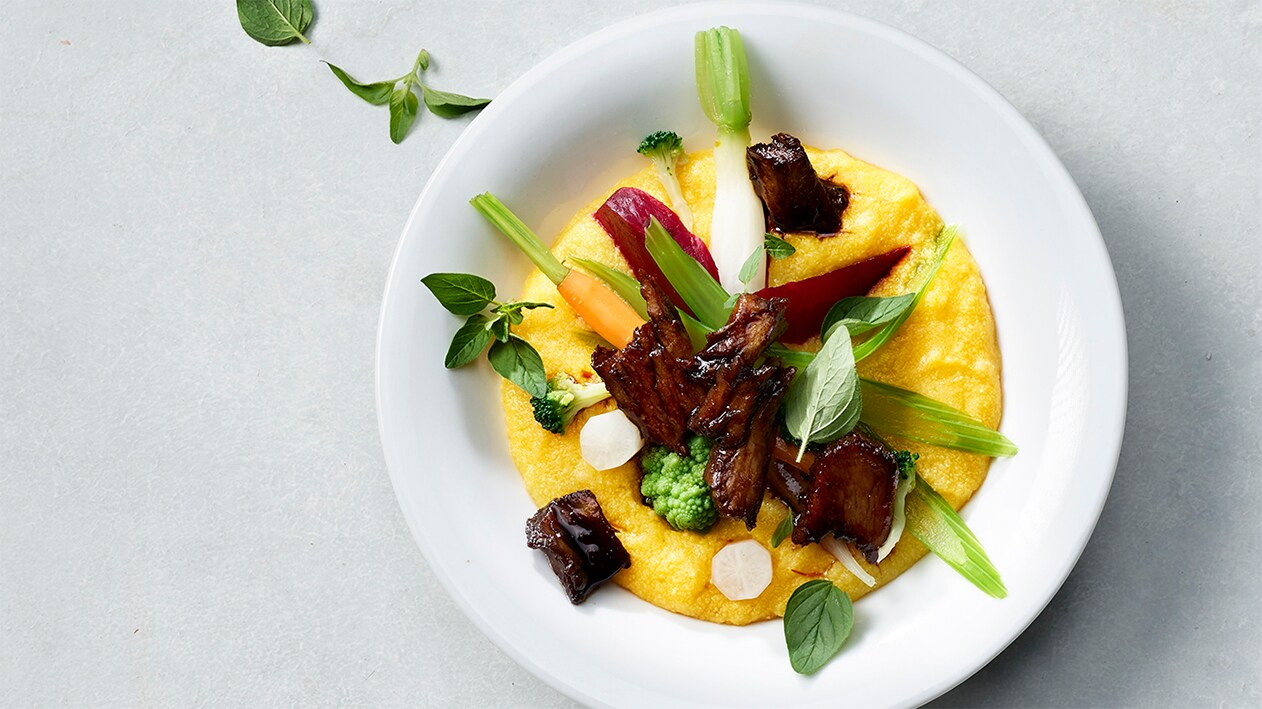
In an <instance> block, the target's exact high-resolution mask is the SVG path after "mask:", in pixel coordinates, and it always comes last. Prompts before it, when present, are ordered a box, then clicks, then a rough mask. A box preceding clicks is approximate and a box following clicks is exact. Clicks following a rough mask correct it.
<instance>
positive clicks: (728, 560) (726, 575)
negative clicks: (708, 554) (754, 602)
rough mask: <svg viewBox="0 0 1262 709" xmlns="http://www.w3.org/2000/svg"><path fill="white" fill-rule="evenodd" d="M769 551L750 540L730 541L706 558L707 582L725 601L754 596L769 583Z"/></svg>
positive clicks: (746, 598) (741, 599)
mask: <svg viewBox="0 0 1262 709" xmlns="http://www.w3.org/2000/svg"><path fill="white" fill-rule="evenodd" d="M771 572H772V569H771V553H770V552H768V551H767V549H766V547H764V546H763V545H761V544H759V543H758V542H756V541H754V540H753V539H746V540H744V541H739V542H732V543H731V544H728V545H727V546H725V547H723V548H722V549H720V550H719V551H718V553H717V554H715V555H714V558H713V559H711V560H710V583H712V584H714V587H715V588H717V589H719V593H722V594H723V595H724V596H726V597H727V599H728V600H729V601H747V600H749V599H751V598H757V597H759V596H761V595H762V592H763V591H765V590H767V586H769V585H770V584H771Z"/></svg>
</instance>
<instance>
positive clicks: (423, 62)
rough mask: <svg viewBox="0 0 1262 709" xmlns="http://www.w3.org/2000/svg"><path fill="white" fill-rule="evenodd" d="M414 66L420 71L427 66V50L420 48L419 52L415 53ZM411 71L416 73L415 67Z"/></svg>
mask: <svg viewBox="0 0 1262 709" xmlns="http://www.w3.org/2000/svg"><path fill="white" fill-rule="evenodd" d="M416 66H417V68H419V69H420V70H421V71H425V70H426V69H428V68H429V52H427V51H425V50H424V49H422V50H421V53H420V54H417V55H416ZM412 73H416V69H413V70H412Z"/></svg>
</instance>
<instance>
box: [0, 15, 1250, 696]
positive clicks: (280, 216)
mask: <svg viewBox="0 0 1262 709" xmlns="http://www.w3.org/2000/svg"><path fill="white" fill-rule="evenodd" d="M317 2H318V17H317V20H316V22H315V24H314V26H313V28H312V30H311V32H310V36H311V39H312V40H313V44H312V45H311V46H301V45H300V46H290V47H282V48H267V47H263V46H261V45H259V44H256V43H254V42H253V41H251V40H250V39H248V38H247V37H246V36H245V35H244V34H243V33H242V32H241V29H240V27H239V26H238V24H237V19H236V16H235V12H234V11H233V9H232V3H231V2H229V1H228V0H222V1H221V2H192V3H146V4H144V5H143V6H142V5H141V4H140V3H136V4H134V5H131V4H127V3H102V2H90V1H87V0H84V1H81V2H52V1H49V2H25V3H18V4H14V3H5V4H4V5H3V6H2V7H0V66H3V67H4V71H3V73H2V74H0V237H2V238H0V247H2V251H0V254H2V257H0V363H2V365H3V370H2V371H3V380H2V381H0V628H2V629H3V638H2V639H0V704H4V705H14V706H21V705H35V706H50V705H82V704H96V705H157V706H161V705H172V704H174V705H187V704H207V705H215V706H258V705H277V704H281V705H294V704H320V705H352V704H353V705H382V706H399V705H423V706H482V705H500V706H509V705H512V706H523V705H525V706H550V707H551V706H570V705H572V702H570V701H569V700H567V699H566V698H565V697H564V696H562V695H561V694H559V693H557V692H556V691H554V690H552V689H551V688H549V687H548V686H546V685H544V684H543V683H542V682H540V681H538V680H536V679H534V678H533V677H532V676H531V675H530V674H528V673H527V672H526V671H525V670H523V669H521V668H520V667H518V666H517V665H516V664H515V663H514V662H513V661H511V660H510V659H509V658H508V657H507V656H506V655H504V654H503V653H502V652H501V651H499V650H498V649H497V648H496V647H495V646H494V645H492V644H491V643H490V642H489V641H488V640H487V639H486V638H485V637H483V636H482V634H481V633H480V632H478V631H477V629H475V628H474V626H473V625H472V624H471V623H470V622H469V621H468V620H467V619H466V618H465V617H464V616H463V615H462V614H461V613H460V611H459V610H458V609H457V608H456V606H455V605H454V604H453V602H452V601H451V600H450V599H449V598H448V597H447V595H446V593H444V591H443V590H442V588H441V587H440V585H439V583H438V581H437V579H436V578H435V577H434V575H433V573H431V571H430V570H429V568H428V567H427V565H426V563H425V560H424V559H423V558H422V556H421V554H420V553H419V551H418V550H417V548H416V545H415V544H414V543H413V541H412V539H411V537H410V536H409V534H408V531H407V529H406V527H405V525H404V522H403V518H402V516H401V514H400V512H399V509H398V506H397V505H396V503H395V500H394V496H393V494H392V492H391V489H390V483H389V479H388V477H387V473H386V470H385V467H384V465H383V462H382V455H381V450H380V445H379V441H378V438H377V426H376V418H375V413H374V401H373V347H374V336H375V333H376V325H377V314H378V305H379V299H380V296H381V291H382V286H383V283H384V279H385V275H386V269H387V267H388V265H389V262H390V257H391V254H392V251H393V248H394V245H395V241H396V239H397V238H398V236H399V233H400V230H401V228H402V226H403V222H404V220H405V218H406V217H407V215H408V212H409V210H410V209H411V207H412V204H413V201H414V200H415V198H416V195H417V193H418V191H419V190H420V188H421V186H422V185H423V184H424V182H425V180H426V178H427V177H428V176H429V174H430V172H431V170H433V168H434V166H435V165H436V164H437V162H438V160H439V159H440V158H441V157H442V155H443V154H444V153H445V152H446V150H447V149H448V147H449V146H450V145H451V144H452V142H453V141H454V140H455V138H456V137H457V135H459V133H460V132H461V130H463V129H464V127H465V126H466V125H467V123H468V119H467V118H466V119H461V120H452V121H443V120H438V119H434V118H432V117H430V116H422V117H421V119H420V121H419V124H418V125H417V126H416V127H415V129H414V131H413V134H412V135H411V137H409V138H408V139H407V141H406V142H404V143H403V144H402V145H399V146H395V145H392V144H391V143H390V141H389V140H388V138H387V130H386V123H387V115H386V111H385V110H384V109H382V108H379V107H372V106H368V105H367V104H364V103H362V102H360V101H359V100H358V99H355V98H354V97H352V96H351V95H350V94H349V93H347V92H346V90H345V89H343V88H342V87H341V86H340V85H339V84H338V83H337V82H336V81H334V80H333V78H332V77H331V76H330V75H329V72H328V71H327V70H326V69H325V68H324V67H323V66H322V65H320V64H319V63H318V61H317V60H318V59H321V58H323V59H328V60H330V61H334V62H336V63H340V64H342V65H343V66H345V67H346V68H348V69H349V70H352V71H353V72H355V73H357V74H359V75H361V76H362V77H367V78H373V77H385V76H391V75H397V74H399V73H402V72H403V71H404V70H405V69H406V67H407V66H408V65H409V64H410V62H411V60H412V57H413V56H414V55H415V53H416V52H417V51H418V50H419V49H420V48H421V47H427V48H428V49H429V50H430V51H431V52H432V53H433V55H434V57H435V59H436V64H435V67H434V69H433V70H432V78H433V81H434V83H436V84H437V85H438V86H439V87H440V88H442V87H447V88H451V89H453V90H460V91H465V92H468V93H473V94H484V95H494V94H495V93H496V92H498V91H500V90H501V89H503V88H504V87H505V86H507V85H508V83H509V82H511V81H512V80H513V79H514V78H516V77H517V76H519V75H520V74H521V73H522V72H523V71H525V70H526V69H527V68H528V67H530V66H532V65H534V64H535V63H537V62H538V61H539V60H541V59H542V58H544V57H546V56H547V55H549V54H551V53H552V52H554V51H556V50H557V49H559V48H561V47H562V46H564V45H566V44H567V43H569V42H571V41H573V40H576V39H578V38H580V37H582V36H584V35H586V34H588V33H589V32H592V31H594V30H596V29H599V28H601V27H603V26H605V25H607V24H609V23H611V22H614V21H616V20H619V19H622V18H625V17H629V16H632V15H635V14H638V13H641V12H644V11H648V10H651V9H655V8H658V7H662V6H665V5H666V3H664V2H660V1H654V0H650V1H642V0H624V1H623V2H619V3H594V2H593V3H585V4H578V3H565V2H557V1H555V0H538V1H536V2H530V3H518V2H496V3H486V4H476V3H472V2H468V3H449V4H439V3H421V2H350V1H349V0H317ZM841 5H842V6H843V7H844V8H845V9H850V10H852V11H854V12H857V13H859V14H863V15H867V16H870V17H874V18H877V19H880V20H883V21H886V22H888V23H890V24H893V25H894V26H897V27H899V28H902V29H904V30H906V31H907V32H910V33H911V34H913V35H916V36H918V37H921V38H923V39H924V40H926V41H928V42H929V43H931V44H933V45H935V46H937V47H939V48H941V49H943V50H944V51H946V52H947V53H948V54H950V55H952V56H954V57H956V58H958V59H959V60H960V61H962V62H963V63H964V64H965V65H966V66H968V67H969V68H971V69H972V70H973V71H975V72H977V73H978V74H979V75H981V76H982V78H984V79H985V80H987V81H989V82H990V83H991V84H993V85H994V86H995V87H996V88H997V89H998V90H999V91H1000V92H1001V93H1002V94H1004V95H1005V96H1006V97H1008V99H1009V100H1011V101H1012V102H1013V103H1014V104H1015V105H1016V107H1017V108H1018V109H1019V110H1020V111H1021V112H1022V113H1023V114H1025V116H1027V117H1028V118H1029V119H1030V120H1031V121H1032V122H1033V123H1034V125H1035V126H1036V127H1037V128H1038V129H1039V130H1040V131H1041V132H1042V133H1043V135H1045V136H1046V137H1047V140H1048V141H1049V142H1050V143H1051V146H1052V148H1053V149H1054V150H1055V151H1056V152H1057V154H1058V155H1059V156H1060V157H1061V159H1062V160H1063V161H1064V162H1065V164H1066V165H1067V167H1068V168H1069V171H1070V173H1072V175H1073V176H1074V178H1075V179H1076V180H1077V182H1078V184H1079V185H1080V186H1081V188H1082V191H1083V192H1084V193H1085V195H1086V198H1087V201H1088V202H1089V203H1090V205H1091V208H1092V209H1093V210H1094V212H1095V215H1096V217H1097V219H1098V220H1099V222H1100V227H1101V229H1102V231H1103V233H1104V238H1105V241H1106V242H1107V244H1108V249H1109V252H1110V254H1111V255H1112V258H1113V263H1114V266H1115V268H1116V270H1117V275H1118V279H1119V281H1120V284H1121V291H1122V299H1123V301H1124V303H1125V308H1126V317H1127V337H1128V341H1129V344H1130V363H1131V371H1130V391H1131V394H1130V407H1129V417H1128V421H1127V426H1126V438H1125V442H1124V445H1123V449H1122V455H1121V463H1120V467H1119V469H1118V473H1117V479H1116V482H1115V483H1114V486H1113V491H1112V495H1111V496H1110V498H1109V502H1108V505H1107V506H1106V507H1105V509H1104V513H1103V517H1102V518H1101V520H1100V524H1099V527H1098V528H1097V530H1096V533H1095V536H1094V538H1093V539H1092V541H1091V544H1090V546H1088V547H1087V550H1086V552H1085V554H1084V556H1083V557H1082V561H1081V562H1080V563H1079V564H1078V566H1077V568H1076V569H1075V571H1074V572H1073V574H1072V575H1071V576H1070V578H1069V580H1068V582H1067V583H1066V584H1065V586H1064V588H1063V589H1062V590H1061V592H1060V594H1059V595H1058V596H1057V597H1056V598H1055V600H1053V601H1052V603H1051V605H1050V606H1049V607H1048V609H1047V610H1046V611H1045V612H1044V613H1043V615H1042V616H1041V617H1040V618H1039V619H1038V620H1037V621H1036V622H1035V623H1034V624H1033V626H1032V627H1031V628H1030V629H1029V630H1028V631H1027V632H1026V633H1025V634H1024V635H1022V636H1021V637H1020V638H1019V639H1018V640H1017V641H1016V642H1015V643H1013V645H1012V646H1011V647H1010V648H1009V649H1008V650H1007V651H1005V652H1004V653H1003V654H1002V655H1001V656H999V658H997V659H996V660H995V661H994V662H992V663H991V664H990V665H989V666H988V667H986V668H985V669H983V670H982V671H981V672H980V673H978V674H977V675H976V676H975V677H973V678H972V679H970V680H968V681H966V682H965V683H964V684H962V685H961V686H960V687H959V688H957V689H955V690H954V691H952V692H950V693H948V694H947V695H945V696H944V697H943V698H942V699H941V700H939V703H940V704H942V705H947V706H957V705H977V706H983V705H985V706H1013V705H1030V706H1045V705H1107V706H1115V705H1148V706H1186V705H1207V706H1209V705H1228V706H1258V705H1259V703H1260V702H1262V696H1260V694H1259V693H1260V691H1262V679H1260V678H1262V627H1259V625H1260V624H1259V621H1260V618H1262V613H1260V611H1259V602H1260V601H1262V582H1260V581H1262V578H1260V574H1262V571H1260V570H1262V553H1260V552H1262V512H1260V509H1262V483H1260V482H1259V478H1260V477H1262V472H1260V471H1259V468H1262V450H1260V447H1259V434H1260V433H1262V416H1260V415H1259V398H1260V397H1259V389H1260V384H1259V382H1262V353H1260V349H1262V347H1260V345H1262V341H1260V339H1259V337H1258V330H1259V326H1260V325H1262V323H1260V320H1262V299H1260V298H1259V289H1258V287H1257V282H1258V277H1259V275H1260V273H1262V207H1260V206H1259V205H1260V204H1262V136H1260V135H1259V125H1260V119H1259V117H1260V116H1262V96H1260V94H1262V91H1260V90H1259V87H1260V86H1262V3H1260V2H1258V0H1249V1H1248V2H1246V1H1244V0H1240V1H1234V2H1209V1H1205V2H1178V1H1171V0H1167V1H1164V2H1157V1H1155V0H1153V1H1150V2H1135V3H1095V2H1078V1H1070V2H1059V3H1044V2H1035V3H1022V4H1016V3H1008V2H1000V1H998V0H993V1H990V2H979V3H972V2H970V3H935V2H920V1H917V0H908V1H901V2H887V1H885V0H879V1H878V0H862V1H855V2H849V3H844V4H841ZM879 681H896V678H884V679H880V680H879Z"/></svg>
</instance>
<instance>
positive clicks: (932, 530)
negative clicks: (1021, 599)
mask: <svg viewBox="0 0 1262 709" xmlns="http://www.w3.org/2000/svg"><path fill="white" fill-rule="evenodd" d="M906 504H907V531H908V532H911V534H912V536H914V537H916V539H919V540H920V543H922V544H924V545H925V546H926V547H928V548H929V551H931V552H933V553H934V554H936V555H937V556H938V558H940V559H942V560H943V561H945V562H946V563H947V565H948V566H950V567H951V568H953V569H955V570H956V571H958V572H959V574H960V575H961V576H963V577H964V578H966V579H968V580H969V582H971V583H972V584H973V585H974V586H976V587H978V588H980V589H981V590H982V591H983V592H985V593H986V594H987V595H989V596H991V597H993V598H1006V597H1007V595H1008V589H1007V588H1006V587H1004V585H1003V579H1001V578H1000V577H999V570H998V569H996V568H995V565H994V564H992V563H991V561H990V557H989V556H987V555H986V550H985V549H983V548H982V544H981V542H980V541H978V540H977V535H975V534H973V530H971V529H969V528H968V525H967V524H965V523H964V520H963V519H961V518H960V515H959V513H957V512H956V511H955V508H953V507H951V505H950V504H949V503H947V501H946V500H944V499H942V496H941V495H939V494H938V492H937V491H936V490H934V489H933V488H932V487H931V486H930V485H929V483H928V482H926V481H925V479H924V478H923V477H921V476H920V475H919V474H917V475H916V486H915V487H914V488H912V490H911V492H910V493H908V495H907V503H906Z"/></svg>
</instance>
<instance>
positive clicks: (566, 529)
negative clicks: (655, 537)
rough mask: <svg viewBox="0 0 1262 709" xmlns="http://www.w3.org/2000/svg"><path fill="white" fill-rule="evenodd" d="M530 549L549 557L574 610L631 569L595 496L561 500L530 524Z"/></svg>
mask: <svg viewBox="0 0 1262 709" xmlns="http://www.w3.org/2000/svg"><path fill="white" fill-rule="evenodd" d="M526 546H528V547H530V548H531V549H539V550H541V551H543V553H544V556H546V557H548V564H549V565H551V566H552V571H553V573H555V574H556V575H557V578H558V579H560V581H561V587H562V588H564V589H565V594H566V595H567V596H569V597H570V603H573V604H575V605H577V604H579V603H582V602H583V601H585V600H587V596H588V595H590V594H591V592H592V591H593V590H595V588H596V587H597V586H599V585H600V584H602V583H604V582H606V581H608V580H609V579H611V578H613V577H614V575H615V574H617V573H618V572H619V571H621V570H623V569H625V568H627V567H628V566H630V565H631V557H630V555H628V554H627V550H626V547H624V546H622V542H621V541H619V540H618V535H617V534H615V533H614V529H613V526H612V525H610V524H609V520H607V519H605V513H604V511H603V510H601V509H600V503H599V502H598V501H597V500H596V496H595V495H594V494H592V491H591V490H579V491H577V492H571V493H570V494H568V495H564V496H562V497H558V498H557V499H555V500H553V501H552V502H549V503H548V504H546V505H544V506H543V508H542V509H540V510H539V511H538V512H536V513H535V514H534V516H533V517H531V518H530V519H528V520H526Z"/></svg>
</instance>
